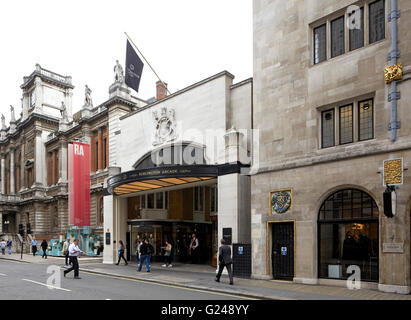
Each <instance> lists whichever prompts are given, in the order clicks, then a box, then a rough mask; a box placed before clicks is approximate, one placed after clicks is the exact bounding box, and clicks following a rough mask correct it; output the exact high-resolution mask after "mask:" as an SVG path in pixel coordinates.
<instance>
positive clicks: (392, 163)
mask: <svg viewBox="0 0 411 320" xmlns="http://www.w3.org/2000/svg"><path fill="white" fill-rule="evenodd" d="M402 174H403V164H402V159H392V160H385V161H384V184H385V185H387V184H389V185H399V184H402V183H403V176H402Z"/></svg>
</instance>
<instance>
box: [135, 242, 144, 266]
mask: <svg viewBox="0 0 411 320" xmlns="http://www.w3.org/2000/svg"><path fill="white" fill-rule="evenodd" d="M142 245H143V241H142V240H139V241H138V244H137V251H136V255H137V261H140V257H141V254H140V247H141V246H142Z"/></svg>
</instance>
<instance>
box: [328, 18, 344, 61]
mask: <svg viewBox="0 0 411 320" xmlns="http://www.w3.org/2000/svg"><path fill="white" fill-rule="evenodd" d="M344 39H345V38H344V16H342V17H339V18H337V19H335V20H333V21H331V58H334V57H337V56H339V55H341V54H344V53H345V40H344Z"/></svg>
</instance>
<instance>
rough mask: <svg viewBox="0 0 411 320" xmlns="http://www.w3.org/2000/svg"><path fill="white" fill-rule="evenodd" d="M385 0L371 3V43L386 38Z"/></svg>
mask: <svg viewBox="0 0 411 320" xmlns="http://www.w3.org/2000/svg"><path fill="white" fill-rule="evenodd" d="M384 2H385V1H384V0H378V1H375V2H373V3H370V7H369V8H370V10H369V11H370V13H369V19H370V21H369V24H370V43H374V42H376V41H379V40H382V39H384V38H385V4H384Z"/></svg>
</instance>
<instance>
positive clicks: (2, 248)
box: [0, 239, 6, 256]
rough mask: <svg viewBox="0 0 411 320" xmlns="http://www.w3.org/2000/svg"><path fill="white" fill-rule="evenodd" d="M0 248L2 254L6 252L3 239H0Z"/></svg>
mask: <svg viewBox="0 0 411 320" xmlns="http://www.w3.org/2000/svg"><path fill="white" fill-rule="evenodd" d="M0 248H1V254H2V255H3V256H4V255H5V254H6V242H5V241H4V240H3V239H1V241H0Z"/></svg>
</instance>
